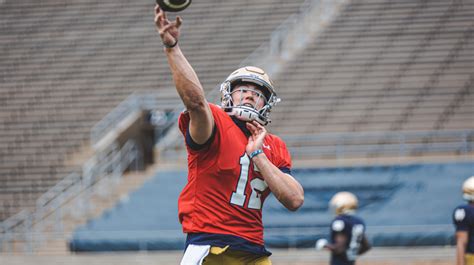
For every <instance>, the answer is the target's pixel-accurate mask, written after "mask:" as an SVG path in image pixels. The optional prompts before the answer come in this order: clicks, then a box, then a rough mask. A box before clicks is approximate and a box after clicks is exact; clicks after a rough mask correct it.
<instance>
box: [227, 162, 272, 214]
mask: <svg viewBox="0 0 474 265" xmlns="http://www.w3.org/2000/svg"><path fill="white" fill-rule="evenodd" d="M249 171H250V158H249V157H248V156H247V154H246V153H244V155H243V156H241V157H240V176H239V181H238V182H237V188H236V189H235V191H234V192H232V197H231V198H230V203H232V204H235V205H238V206H240V207H243V206H244V204H245V200H246V198H247V195H245V187H246V186H247V182H248V179H249ZM250 187H251V188H252V193H251V194H250V198H249V203H248V206H247V207H248V208H250V209H257V210H260V209H262V198H261V196H260V194H261V193H262V192H263V191H264V190H265V189H266V188H267V187H268V185H267V183H265V181H263V180H261V179H259V178H254V179H253V180H252V181H250Z"/></svg>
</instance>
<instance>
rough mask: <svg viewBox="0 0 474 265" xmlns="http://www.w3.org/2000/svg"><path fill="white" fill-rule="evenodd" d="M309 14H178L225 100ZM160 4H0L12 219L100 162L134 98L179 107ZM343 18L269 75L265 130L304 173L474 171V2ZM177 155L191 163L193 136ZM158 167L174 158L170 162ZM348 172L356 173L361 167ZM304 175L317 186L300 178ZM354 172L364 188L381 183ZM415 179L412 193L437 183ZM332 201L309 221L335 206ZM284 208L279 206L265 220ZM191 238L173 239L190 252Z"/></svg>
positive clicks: (236, 9)
mask: <svg viewBox="0 0 474 265" xmlns="http://www.w3.org/2000/svg"><path fill="white" fill-rule="evenodd" d="M309 2H312V1H311V0H307V1H304V0H298V1H281V0H264V1H258V2H255V1H225V2H223V1H218V0H199V1H195V2H193V4H192V6H191V8H188V9H187V10H185V11H183V12H182V13H180V15H181V16H182V17H183V18H184V25H183V34H182V38H181V40H180V46H181V47H182V48H183V50H184V52H185V53H186V55H187V57H188V59H189V61H190V62H191V64H192V65H193V66H194V67H195V70H196V72H197V74H198V76H199V77H200V80H201V83H202V84H203V87H204V89H205V91H206V92H207V93H208V95H213V98H210V100H214V99H215V98H216V97H215V92H216V87H217V86H218V85H219V84H220V82H222V81H223V79H224V78H225V77H226V76H227V75H228V74H229V73H230V72H231V71H233V70H234V69H235V68H237V67H238V66H239V64H240V63H241V62H242V61H245V59H246V58H247V56H249V55H250V54H251V53H252V52H254V51H256V50H257V48H259V47H263V46H261V45H262V43H268V42H270V41H271V40H272V34H273V33H274V31H275V30H276V29H277V28H278V27H279V26H281V23H282V22H284V21H285V20H286V19H288V18H289V17H290V16H292V15H293V16H294V15H298V16H303V15H304V14H305V11H307V10H305V8H307V3H309ZM313 2H314V3H316V2H318V1H313ZM322 2H324V1H321V3H322ZM153 5H154V3H153V1H151V2H150V1H144V0H142V1H124V0H122V1H114V2H103V1H93V0H80V1H56V0H53V1H46V2H44V1H41V2H38V1H33V0H26V1H8V0H7V1H0V32H1V34H0V44H1V45H0V46H1V47H0V73H1V74H0V75H1V76H0V89H1V94H0V128H1V129H0V181H1V182H2V185H1V187H0V221H2V220H5V219H7V218H8V217H11V216H12V215H14V214H15V213H18V212H20V210H22V209H27V210H32V209H34V208H35V202H36V200H37V199H38V198H39V197H40V196H41V195H42V194H44V193H45V192H46V191H47V190H48V189H50V188H51V187H53V186H54V185H55V184H56V183H58V181H60V180H61V179H63V178H64V177H65V176H67V175H68V174H69V173H71V172H76V171H81V170H82V163H83V162H84V161H85V159H87V158H88V157H87V155H90V153H92V152H93V150H91V149H92V148H91V139H90V137H91V129H92V128H93V126H94V125H95V124H97V122H99V121H100V120H101V119H102V118H103V117H105V116H106V115H107V114H108V113H110V112H111V111H112V110H113V109H114V108H115V107H116V106H117V105H119V104H120V103H121V102H123V101H124V100H126V99H127V98H128V97H129V96H130V95H131V94H132V93H143V94H149V95H152V96H151V97H158V98H159V101H158V102H159V104H161V105H160V106H161V107H158V108H163V109H166V110H167V111H168V110H169V106H180V100H179V98H178V96H177V95H176V92H175V91H174V87H173V82H172V80H171V76H170V73H169V69H168V65H167V63H166V59H165V58H164V56H163V53H162V51H161V48H162V47H161V43H160V41H159V38H158V36H157V33H156V32H155V29H154V27H153V18H152V9H153ZM340 8H341V9H340V10H339V15H338V16H337V17H335V19H334V20H333V21H331V23H329V24H327V25H323V29H324V30H322V31H321V32H320V34H319V35H317V36H316V37H315V38H314V39H311V40H310V41H309V43H308V45H307V46H305V47H303V49H302V50H301V51H299V52H298V53H297V54H294V55H293V57H291V58H289V59H288V60H287V61H284V60H283V58H277V59H276V60H277V62H278V63H279V64H281V70H280V71H278V72H277V73H275V75H274V76H273V75H272V77H274V81H275V83H276V87H277V91H278V94H279V96H280V97H281V98H282V99H283V101H282V102H281V103H280V104H279V105H278V106H277V107H276V108H275V109H274V110H273V113H272V120H273V121H274V122H273V123H272V124H270V126H269V129H270V131H271V132H272V133H275V134H277V135H279V136H281V137H282V138H283V139H285V141H286V142H287V144H288V147H289V149H290V151H291V152H292V155H293V159H294V162H295V165H300V164H304V165H306V166H307V165H308V163H303V162H306V161H310V162H309V164H311V165H314V164H315V163H313V162H314V160H318V163H316V164H318V165H320V164H322V165H340V164H341V163H342V162H341V161H342V160H343V159H346V158H348V159H358V158H364V159H365V160H364V161H365V162H366V163H368V164H370V163H371V161H375V160H376V159H378V158H388V159H385V160H384V163H386V164H391V165H392V164H395V165H396V164H398V163H400V161H401V160H403V163H409V164H410V159H417V158H419V157H424V156H426V157H434V160H436V159H437V160H438V161H445V160H450V161H457V160H459V161H461V160H462V161H466V160H468V161H472V160H474V159H473V158H474V157H473V152H474V150H473V142H474V93H473V82H474V74H473V73H472V69H474V36H473V34H474V23H473V22H472V17H473V16H474V3H472V2H470V1H443V0H430V1H424V0H416V1H411V0H403V1H390V0H352V1H347V4H345V5H343V6H341V7H340ZM111 10H113V12H112V13H111ZM296 26H298V25H296ZM319 26H321V25H319ZM293 41H295V42H298V41H300V40H299V39H295V40H293ZM280 52H281V53H282V54H284V53H285V51H280ZM275 56H276V57H278V55H275ZM256 57H258V54H257V56H256ZM282 57H283V56H282ZM282 61H284V62H282ZM255 64H257V65H259V64H263V62H258V61H255ZM170 132H173V130H170ZM170 146H171V148H170V149H171V151H173V152H176V150H177V152H178V155H180V159H181V161H182V160H183V159H184V158H185V156H184V149H183V148H182V147H183V145H182V139H181V138H180V137H178V140H176V142H175V143H174V144H172V145H170ZM165 151H168V150H165ZM161 155H162V157H160V159H163V160H166V155H167V153H166V152H163V153H162V154H161ZM170 160H176V157H175V156H170ZM182 162H183V163H185V162H184V161H182ZM412 163H413V162H412ZM467 165H469V164H467ZM394 167H395V168H396V167H397V166H394ZM399 167H402V166H401V165H399ZM414 167H416V166H414ZM420 167H424V166H421V165H420ZM427 167H428V168H432V169H430V170H433V168H436V167H437V166H436V165H430V166H427ZM439 167H440V168H441V169H442V170H446V174H447V175H448V172H452V173H449V174H451V175H452V176H453V177H455V178H456V182H455V183H454V182H453V183H451V184H450V185H458V184H459V183H460V181H461V179H460V178H461V177H466V176H467V173H466V172H467V171H469V170H467V171H465V169H463V170H461V171H457V170H458V169H452V167H451V166H444V165H440V166H439ZM462 167H465V166H462ZM467 168H470V166H467ZM451 169H452V171H451ZM299 170H300V171H299ZM321 170H326V169H321ZM327 170H328V171H327V172H329V171H331V170H330V169H327ZM339 170H341V172H352V173H356V172H358V173H357V174H359V173H360V172H359V171H358V170H362V169H360V168H354V169H353V170H352V171H351V169H349V168H343V169H339ZM374 170H375V169H374ZM377 170H381V169H380V168H379V169H377ZM470 170H472V168H470ZM313 171H314V172H318V170H317V169H313ZM362 171H363V170H362ZM406 171H407V172H408V171H410V170H408V169H406ZM295 172H298V173H299V174H301V176H302V178H305V177H304V176H303V175H304V173H302V172H304V170H303V169H298V168H296V169H295ZM314 172H313V173H314ZM327 172H326V173H327ZM331 172H332V171H331ZM402 172H405V171H404V170H402ZM456 172H461V173H462V174H460V175H456ZM313 173H311V174H313ZM326 173H325V174H326ZM385 173H387V172H385ZM176 174H177V175H179V176H181V175H183V174H184V173H183V172H177V173H176ZM318 174H319V173H318ZM347 174H349V173H347ZM357 174H355V175H354V178H356V179H357V181H358V180H360V179H364V181H366V180H367V182H369V179H365V178H363V177H362V178H359V176H358V175H357ZM387 174H389V173H387ZM390 174H392V173H390ZM396 174H399V173H396ZM400 174H401V173H400ZM415 175H416V174H415ZM447 175H444V176H447ZM471 175H472V173H471ZM157 176H158V175H157ZM400 176H401V175H400ZM407 176H411V177H412V178H415V179H416V177H415V176H414V175H410V174H407ZM156 178H158V177H156ZM156 178H155V179H156ZM458 178H459V179H458ZM183 179H184V178H183ZM373 181H376V180H374V179H372V178H371V179H370V182H373ZM406 181H407V182H406V183H409V184H407V185H409V186H410V185H412V186H410V187H421V188H423V187H424V186H423V183H428V182H427V181H428V180H427V179H419V183H415V184H413V183H414V182H410V181H409V180H406ZM392 184H393V183H391V182H390V183H388V184H387V183H385V184H383V185H382V184H381V185H382V186H383V187H382V188H384V190H385V189H388V190H390V189H394V190H395V191H394V194H395V193H397V192H401V191H403V187H404V186H403V185H402V186H403V187H402V186H400V185H392ZM308 185H309V186H308V187H310V189H311V185H312V184H311V183H309V184H308ZM364 185H365V184H364ZM364 185H363V186H364ZM384 185H385V186H384ZM417 185H421V186H417ZM426 185H427V186H429V185H428V184H426ZM156 187H157V188H159V187H158V186H156ZM364 187H366V188H368V189H370V188H369V187H370V185H367V186H364ZM450 187H451V188H452V191H453V192H454V190H455V189H454V186H450ZM175 188H177V187H175ZM337 188H338V187H333V188H330V189H329V191H330V192H332V191H333V190H334V189H337ZM414 190H416V189H415V188H414ZM316 191H317V192H321V190H317V189H316ZM330 192H329V193H330ZM420 192H422V193H423V194H424V193H425V190H423V189H421V190H420ZM440 192H441V191H440ZM441 193H442V194H445V192H444V191H442V192H441ZM446 193H447V192H446ZM323 194H326V195H327V194H328V193H324V192H323ZM326 195H325V196H326ZM323 197H324V196H323ZM377 198H378V197H377ZM322 199H325V198H318V200H319V202H317V203H316V205H319V206H315V208H310V209H308V212H309V211H310V210H317V209H318V207H319V208H321V207H322V208H321V209H323V208H324V206H322V205H321V204H320V203H321V200H322ZM453 200H456V199H455V198H454V197H450V202H453ZM384 202H386V201H384ZM137 203H138V204H140V203H139V202H137ZM168 203H172V202H168ZM307 203H308V202H307ZM387 203H388V202H387ZM400 203H402V202H400ZM272 205H273V204H272V201H271V200H270V201H269V202H268V203H267V206H269V207H268V208H270V209H269V210H271V209H272ZM310 205H311V204H310ZM400 205H401V204H394V205H393V206H394V207H395V208H396V207H401V206H400ZM313 206H314V205H313ZM313 206H311V207H313ZM451 206H453V205H450V207H451ZM308 207H310V206H308ZM445 207H446V208H445V209H447V208H448V206H447V205H445ZM369 208H370V207H369ZM113 211H116V209H115V210H113ZM302 212H303V215H304V214H305V213H304V212H305V211H304V210H303V211H302ZM114 213H115V212H109V213H108V214H114ZM322 216H323V217H322V218H326V217H327V216H325V215H322ZM169 218H171V216H169ZM438 218H446V216H444V217H441V215H439V216H438ZM102 220H104V219H102ZM170 220H171V219H170ZM374 220H376V219H374ZM395 220H396V221H397V220H398V221H400V222H402V221H403V220H401V219H400V220H399V219H395ZM433 220H434V219H433ZM436 220H441V219H436ZM385 221H386V220H382V219H380V222H379V223H372V225H373V226H374V227H375V226H382V225H384V222H385ZM425 221H426V220H425ZM444 221H445V220H444V219H443V225H445V224H446V222H444ZM96 222H97V223H96ZM100 222H101V221H98V220H96V221H93V222H91V224H90V225H95V224H98V223H100ZM171 222H172V221H170V223H171ZM428 222H430V221H428ZM320 224H321V226H322V225H323V224H325V223H324V222H321V223H320ZM418 224H419V223H416V224H414V225H418ZM432 224H433V225H435V224H436V223H434V222H433V223H432ZM393 225H396V223H393ZM271 226H272V225H271V224H270V227H271ZM126 229H128V228H126ZM160 229H161V227H160ZM163 229H164V228H163ZM170 229H171V228H170ZM172 229H175V227H174V226H173V227H172ZM413 229H414V228H413ZM433 229H435V228H433ZM436 229H437V228H436ZM440 229H441V230H439V233H440V234H438V235H436V237H435V238H442V240H444V241H442V240H441V239H440V240H441V241H442V242H445V243H446V242H448V243H450V242H451V240H452V239H451V238H448V237H447V234H446V231H447V230H443V229H444V226H443V227H441V228H440ZM277 230H278V229H277V228H275V230H274V231H277ZM437 231H438V230H437ZM396 233H401V232H400V231H398V230H397V231H396ZM123 235H124V237H126V239H127V240H128V239H130V238H129V236H128V234H127V233H125V232H124V234H123ZM315 235H316V233H315V234H313V236H315ZM157 236H159V235H157ZM409 236H411V235H409ZM275 238H276V239H275V241H273V242H274V243H272V244H273V245H274V246H284V245H285V244H290V245H292V244H293V245H294V244H297V245H305V244H307V242H310V241H311V240H313V239H314V238H312V239H311V240H309V239H308V240H300V239H299V241H298V243H295V242H296V241H293V239H292V238H290V239H288V238H287V237H280V236H278V235H277V236H275ZM278 238H279V239H278ZM79 239H80V233H78V234H76V237H75V240H79ZM372 239H373V240H374V241H375V242H377V244H379V245H383V244H388V243H387V242H392V243H390V244H397V243H396V242H395V243H393V241H390V240H389V239H386V238H383V237H382V238H381V239H380V238H379V237H376V236H375V235H373V237H372ZM179 240H181V239H179ZM179 240H178V241H176V242H177V243H176V242H175V243H176V244H181V243H180V242H181V241H179ZM279 240H281V241H279ZM378 240H380V241H378ZM441 241H439V242H441ZM74 242H76V241H74ZM78 242H79V241H78ZM270 242H272V241H271V240H270ZM288 242H293V243H288ZM305 242H306V243H305ZM384 242H385V243H384ZM399 242H400V241H399ZM403 242H405V241H403ZM423 242H426V240H425V241H422V242H421V241H420V242H419V244H424V243H423ZM405 243H406V242H405ZM147 244H148V243H147ZM407 244H411V243H407ZM73 245H74V247H73V249H75V248H76V247H78V246H80V244H79V243H77V242H76V243H74V244H73ZM132 245H133V244H132ZM142 247H143V246H138V247H137V248H142ZM154 248H156V246H155V247H154Z"/></svg>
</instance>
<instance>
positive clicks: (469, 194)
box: [462, 176, 474, 201]
mask: <svg viewBox="0 0 474 265" xmlns="http://www.w3.org/2000/svg"><path fill="white" fill-rule="evenodd" d="M462 198H463V199H464V200H466V201H474V176H472V177H470V178H468V179H466V180H465V181H464V183H463V184H462Z"/></svg>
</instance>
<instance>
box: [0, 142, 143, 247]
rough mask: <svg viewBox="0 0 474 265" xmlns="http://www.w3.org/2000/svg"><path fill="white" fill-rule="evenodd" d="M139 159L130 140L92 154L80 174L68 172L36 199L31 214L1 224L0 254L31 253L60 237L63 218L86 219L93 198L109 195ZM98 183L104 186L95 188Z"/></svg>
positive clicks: (9, 219) (17, 215) (21, 214)
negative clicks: (79, 217) (121, 144)
mask: <svg viewBox="0 0 474 265" xmlns="http://www.w3.org/2000/svg"><path fill="white" fill-rule="evenodd" d="M139 156H140V155H139V152H138V150H137V147H136V144H135V143H134V142H133V141H128V142H126V143H125V144H124V145H123V146H122V147H121V148H119V147H118V146H117V145H112V146H110V148H109V149H107V150H105V151H104V152H102V153H97V154H96V155H94V156H93V157H92V158H90V159H89V160H88V161H87V162H86V163H85V164H84V166H83V168H82V172H73V173H71V174H70V175H68V176H67V177H65V178H64V179H63V180H62V181H60V182H59V183H57V184H56V185H55V186H54V187H52V188H51V189H50V190H48V192H46V193H45V194H43V195H42V196H41V197H40V198H38V200H37V201H36V209H35V210H34V211H32V212H30V211H26V210H23V211H21V212H20V213H18V214H16V215H14V216H12V217H10V218H8V219H6V220H5V221H3V222H2V223H1V225H0V227H1V229H2V234H1V235H0V251H4V252H12V251H13V252H18V251H19V252H33V251H34V250H35V249H38V248H39V247H41V245H42V244H43V243H44V242H45V241H46V240H48V239H51V238H61V237H63V236H64V234H63V232H64V231H63V228H64V227H63V223H62V219H63V217H64V216H66V215H69V216H88V214H89V212H90V210H91V207H92V205H91V204H92V203H91V198H92V196H93V195H95V194H98V195H101V194H102V196H103V195H106V194H107V193H108V192H110V191H111V189H112V188H113V187H114V186H115V185H116V184H118V182H119V181H120V179H121V177H122V176H123V174H124V172H125V171H126V170H127V169H128V168H129V166H130V165H132V164H133V163H138V160H139V159H140V157H139ZM99 182H101V183H106V185H95V184H97V183H99ZM76 197H77V198H79V199H78V200H77V203H76V205H74V207H65V205H66V204H67V203H68V202H70V201H71V200H73V199H74V198H76ZM18 243H22V246H23V247H22V249H15V246H14V245H17V244H18Z"/></svg>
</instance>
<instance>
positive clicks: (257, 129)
mask: <svg viewBox="0 0 474 265" xmlns="http://www.w3.org/2000/svg"><path fill="white" fill-rule="evenodd" d="M247 129H249V131H250V132H251V133H252V134H254V135H258V134H262V133H263V134H266V133H267V130H266V129H265V127H263V125H261V124H260V123H258V122H256V121H251V122H247Z"/></svg>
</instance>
